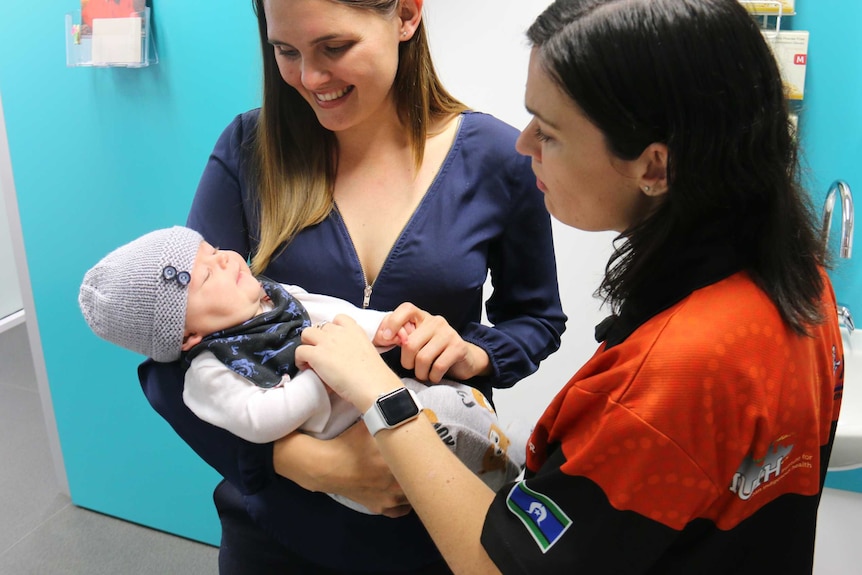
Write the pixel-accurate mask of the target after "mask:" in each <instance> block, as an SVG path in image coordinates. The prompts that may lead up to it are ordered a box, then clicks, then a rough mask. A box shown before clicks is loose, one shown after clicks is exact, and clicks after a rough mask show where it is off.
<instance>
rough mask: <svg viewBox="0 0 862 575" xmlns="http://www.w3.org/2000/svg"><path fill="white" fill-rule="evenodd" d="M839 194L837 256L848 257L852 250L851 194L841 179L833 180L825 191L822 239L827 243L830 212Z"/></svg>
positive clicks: (848, 187) (830, 224)
mask: <svg viewBox="0 0 862 575" xmlns="http://www.w3.org/2000/svg"><path fill="white" fill-rule="evenodd" d="M837 195H840V196H841V247H840V249H839V251H838V256H839V257H841V258H844V259H850V254H851V253H852V252H853V196H852V195H851V194H850V186H848V185H847V183H846V182H843V181H841V180H835V181H834V182H832V185H831V186H829V191H828V192H827V193H826V203H825V205H824V206H823V241H824V243H826V244H827V245H828V244H829V232H830V231H831V228H832V212H833V211H834V210H835V197H836V196H837Z"/></svg>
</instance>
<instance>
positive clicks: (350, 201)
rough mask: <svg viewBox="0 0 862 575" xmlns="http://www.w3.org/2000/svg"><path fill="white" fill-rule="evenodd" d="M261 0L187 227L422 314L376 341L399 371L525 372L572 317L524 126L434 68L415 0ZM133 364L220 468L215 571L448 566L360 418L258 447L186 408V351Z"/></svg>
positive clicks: (346, 292)
mask: <svg viewBox="0 0 862 575" xmlns="http://www.w3.org/2000/svg"><path fill="white" fill-rule="evenodd" d="M254 5H255V9H256V12H257V16H258V21H259V24H260V38H261V45H262V49H263V51H262V54H263V62H264V66H263V70H264V90H263V103H262V106H261V108H260V109H259V110H252V111H250V112H247V113H244V114H241V115H240V116H238V117H237V118H236V120H235V121H234V122H232V123H231V124H230V125H229V126H228V127H227V129H226V130H225V131H224V133H223V135H222V136H221V138H220V139H219V141H218V142H217V144H216V146H215V149H214V150H213V153H212V156H211V158H210V161H209V163H208V165H207V167H206V169H205V171H204V174H203V177H202V179H201V182H200V186H199V188H198V191H197V194H196V197H195V200H194V203H193V206H192V209H191V212H190V214H189V217H188V226H189V227H191V228H193V229H195V230H197V231H199V232H200V233H201V234H202V235H203V237H204V238H205V239H206V240H207V241H208V242H210V243H211V244H213V245H216V246H218V247H219V248H223V249H230V250H234V251H237V252H239V253H240V254H242V255H244V256H246V257H249V258H250V260H251V265H252V270H253V271H254V273H256V274H263V275H265V276H267V277H269V278H271V279H273V280H275V281H279V282H283V283H292V284H298V285H303V287H304V288H305V289H307V290H309V291H314V292H317V293H321V294H325V295H329V296H334V297H338V298H341V299H344V300H347V301H349V302H351V303H353V304H354V305H356V306H358V307H363V308H371V309H394V308H396V307H397V306H398V305H399V304H401V303H402V302H404V301H410V302H414V303H416V304H417V305H419V306H421V307H422V308H423V309H425V310H428V311H430V312H431V313H433V314H434V316H435V319H434V321H433V322H425V323H424V325H423V326H420V327H419V329H417V330H416V331H415V332H414V333H413V334H411V339H410V344H409V345H407V346H405V347H403V348H400V349H398V350H394V351H393V352H390V354H388V355H387V356H385V359H386V361H387V364H388V365H390V366H391V367H392V368H393V369H396V370H397V371H398V372H399V373H400V374H401V375H404V376H406V375H409V376H411V377H415V378H417V379H420V380H423V381H428V382H431V383H435V382H439V381H440V380H441V379H442V378H443V377H444V376H445V377H447V378H450V379H456V380H459V381H463V382H466V383H468V384H469V385H471V386H474V387H476V388H478V389H479V390H480V391H482V392H483V393H484V394H485V395H486V396H487V397H489V398H490V397H491V392H492V387H508V386H511V385H513V384H515V383H516V382H517V381H518V380H520V379H522V378H523V377H525V376H527V375H529V374H530V373H532V372H534V371H535V370H536V369H537V367H538V364H539V362H540V361H541V360H543V359H544V358H545V357H547V356H548V355H549V354H550V353H552V352H553V351H555V350H556V349H557V348H558V347H559V342H560V336H561V334H562V332H563V330H564V329H565V319H566V318H565V315H564V314H563V313H562V310H561V307H560V301H559V294H558V290H557V279H556V269H555V260H554V252H553V244H552V237H551V228H550V217H549V216H548V214H547V212H546V211H545V209H544V207H543V204H542V196H541V193H540V192H539V191H538V189H537V188H536V179H535V176H534V175H533V174H532V172H531V170H530V163H529V160H528V159H527V158H525V157H523V156H520V155H519V154H518V153H517V152H516V150H515V140H516V138H517V134H518V133H517V130H515V129H514V128H512V127H510V126H508V125H506V124H504V123H503V122H501V121H499V120H497V119H495V118H493V117H491V116H488V115H486V114H482V113H478V112H473V111H470V110H468V109H467V107H466V106H465V105H464V104H462V103H460V102H459V101H458V100H456V99H455V98H454V97H453V96H451V95H450V94H449V93H448V92H447V91H446V90H445V89H444V88H443V86H442V85H441V83H440V81H439V80H438V78H437V76H436V74H435V72H434V67H433V65H432V63H431V59H430V53H429V47H428V40H427V37H426V34H425V30H424V26H423V22H422V13H421V5H422V2H421V0H257V1H256V2H255V3H254ZM489 273H490V277H491V280H492V282H493V293H492V294H491V296H490V298H489V299H488V300H487V301H483V285H484V284H485V282H486V279H487V277H488V275H489ZM483 306H484V308H485V310H486V311H487V317H488V319H489V320H490V322H491V324H492V326H488V325H483V324H482V323H481V317H482V310H483ZM140 375H141V379H142V384H143V386H144V390H145V392H146V394H147V397H148V398H149V400H150V401H151V403H152V404H153V406H154V407H155V408H156V410H157V411H159V413H161V414H162V415H163V416H164V417H165V418H166V419H167V420H168V422H170V424H171V425H172V426H173V427H174V429H176V430H177V432H178V433H179V434H180V436H181V437H182V438H183V439H184V440H185V441H186V442H187V443H188V444H189V445H190V446H191V447H192V448H193V449H194V450H195V451H196V452H197V453H198V454H199V455H200V456H201V457H202V458H203V459H204V460H206V461H207V462H208V463H209V464H210V465H212V466H213V467H214V468H215V469H216V470H217V471H218V472H219V473H220V474H221V475H222V476H224V477H225V479H226V480H225V481H223V482H222V483H221V484H220V485H219V486H218V488H217V489H216V492H215V496H214V498H215V501H216V506H217V509H218V511H219V516H220V518H221V521H222V546H221V551H220V569H221V573H223V574H234V573H255V574H265V573H302V574H304V575H307V574H310V573H311V574H313V573H396V572H397V573H448V572H449V570H448V567H447V566H446V564H445V562H444V561H443V560H442V558H441V556H440V555H439V552H438V551H437V550H436V549H435V547H434V545H433V543H432V542H431V539H430V538H429V537H428V534H427V533H426V531H425V529H424V528H423V526H422V524H421V523H420V522H419V520H418V518H417V517H416V516H415V514H412V513H410V511H411V507H410V504H409V503H408V502H407V500H406V498H405V497H404V494H403V492H402V491H401V488H400V487H399V485H398V483H397V482H396V481H395V480H394V478H393V477H392V475H391V472H390V471H389V469H388V467H387V466H386V464H385V463H384V462H383V459H382V458H381V457H380V455H379V453H378V451H377V448H376V446H375V444H374V442H373V440H372V438H371V436H370V435H369V434H368V432H367V431H366V430H365V427H364V426H362V425H358V426H353V427H352V428H350V429H349V430H348V431H346V432H345V433H344V434H342V435H341V436H339V437H338V438H335V439H333V440H330V441H318V440H315V439H314V438H311V437H309V436H301V435H299V434H292V435H290V436H287V437H286V438H284V439H282V440H279V441H277V442H276V443H275V444H267V445H263V446H259V445H252V444H249V443H247V442H244V441H242V440H240V439H238V438H236V437H234V436H232V435H230V434H228V433H225V432H224V431H222V430H219V429H216V428H213V427H211V426H208V425H206V424H204V423H203V422H201V421H200V420H198V419H197V418H195V416H194V415H193V414H192V413H191V412H189V411H188V409H186V407H185V406H184V405H183V402H182V368H181V366H179V365H176V364H173V365H168V366H165V365H159V364H155V363H152V362H147V363H145V364H144V365H143V366H142V368H141V370H140ZM326 493H336V494H339V495H342V496H344V497H346V498H349V499H351V500H353V501H357V502H359V503H361V504H362V505H364V506H365V507H367V508H368V509H370V510H372V511H374V512H377V513H382V514H384V515H386V516H387V517H380V516H377V517H375V516H370V515H363V514H359V513H355V512H353V511H351V510H349V509H346V508H345V507H343V506H341V505H338V504H337V503H334V502H333V500H332V499H331V498H330V497H328V496H327V495H326Z"/></svg>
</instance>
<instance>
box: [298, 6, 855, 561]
mask: <svg viewBox="0 0 862 575" xmlns="http://www.w3.org/2000/svg"><path fill="white" fill-rule="evenodd" d="M528 35H529V38H530V41H531V43H532V45H533V49H532V54H531V59H530V67H529V73H528V81H527V89H526V105H527V108H528V110H529V111H530V112H531V113H532V115H533V120H532V121H531V122H530V124H529V125H528V126H527V128H526V129H525V130H524V132H523V133H522V134H521V137H520V139H519V140H518V148H519V150H520V151H521V152H522V153H524V154H526V155H529V156H530V157H531V158H532V164H533V169H534V171H535V173H536V176H537V178H538V180H539V187H540V189H542V191H543V192H544V194H545V204H546V206H547V208H548V210H549V211H550V213H551V214H552V215H553V216H554V217H555V218H557V219H558V220H560V221H561V222H563V223H565V224H568V225H570V226H573V227H576V228H579V229H583V230H614V231H617V232H619V236H618V238H617V240H616V250H615V252H614V254H613V256H612V258H611V261H610V262H609V264H608V267H607V272H606V275H605V278H604V281H603V283H602V285H601V287H600V293H601V294H603V295H604V297H605V300H606V302H608V303H609V305H610V307H611V309H612V310H613V312H614V313H613V315H612V316H611V317H610V318H608V319H607V320H605V321H604V322H603V323H602V324H600V326H599V327H598V329H597V336H598V339H600V340H601V342H602V343H601V345H600V346H599V348H598V350H597V351H596V353H595V355H594V356H593V357H592V358H591V359H590V360H589V361H588V362H587V363H586V364H585V365H584V366H583V367H581V368H580V370H578V371H577V373H576V374H575V375H574V376H573V377H572V379H571V380H570V381H569V382H568V383H566V384H565V385H564V386H563V387H562V390H561V391H560V392H559V394H558V395H557V396H556V397H555V398H554V399H553V401H552V402H551V404H550V405H549V406H548V408H547V410H546V411H545V413H544V414H543V416H542V417H541V418H540V420H539V422H538V424H537V426H536V429H535V431H534V432H533V435H532V437H531V439H530V443H529V444H528V453H527V467H528V470H527V473H526V477H525V478H524V480H523V481H520V482H517V483H515V484H514V485H512V486H510V487H508V488H505V489H503V490H502V491H500V492H499V493H496V494H495V493H492V492H491V491H490V490H488V489H487V488H485V486H484V485H482V483H481V482H480V481H477V480H476V479H475V478H474V477H472V476H471V475H470V473H469V472H468V471H466V470H465V469H464V468H463V466H461V465H460V464H459V462H458V461H457V460H456V459H455V458H453V457H451V456H449V455H447V454H446V453H445V452H444V451H445V450H444V449H442V448H437V447H435V445H434V443H435V440H436V435H435V433H434V431H433V428H432V427H431V426H430V425H429V423H428V421H427V420H426V419H425V418H424V416H423V415H421V412H420V407H421V406H417V407H416V408H413V409H410V408H402V409H401V410H399V411H396V412H395V414H394V415H392V416H391V417H390V418H389V420H388V425H387V426H384V427H382V428H381V426H380V425H379V424H375V421H376V420H377V418H376V417H375V413H378V412H379V411H380V410H387V409H388V411H389V413H390V414H392V412H393V410H392V409H391V407H390V405H389V404H390V402H391V400H392V398H393V397H394V398H400V399H401V400H402V402H403V403H409V402H408V399H409V398H407V397H406V396H404V393H403V392H402V391H401V385H400V383H399V382H398V379H397V378H396V377H395V376H394V375H393V374H392V373H391V372H390V371H389V369H388V368H387V367H386V366H385V365H383V364H382V363H381V362H380V361H379V360H377V359H376V358H375V356H374V352H373V350H371V349H369V346H368V343H367V340H364V339H363V338H362V337H361V334H359V333H358V332H357V330H356V328H355V326H354V325H353V323H352V322H351V321H350V320H349V318H340V319H337V320H336V321H335V322H334V323H331V324H327V325H326V326H323V328H321V329H311V330H306V332H305V333H304V334H303V340H304V342H305V343H306V344H307V345H304V346H301V347H300V348H299V349H298V352H297V358H298V359H301V360H303V361H306V362H308V363H309V364H311V365H312V366H313V367H314V368H315V369H316V370H317V371H318V373H320V374H321V376H322V377H323V378H324V379H325V380H326V381H327V382H328V383H329V384H330V385H331V386H332V387H333V389H335V390H336V391H337V393H339V394H341V395H342V396H343V397H345V398H347V399H348V400H349V401H351V402H352V403H354V405H356V407H358V408H359V410H360V411H366V410H367V413H368V414H369V416H368V419H369V422H370V423H369V427H370V428H371V429H373V430H379V431H378V432H377V433H376V435H375V438H376V440H377V444H378V446H379V447H380V450H381V452H382V453H383V457H384V458H385V459H386V461H387V462H388V463H389V465H390V467H391V469H392V470H393V473H394V475H395V477H396V478H397V480H398V482H399V484H400V485H401V486H402V487H403V489H404V491H405V493H406V494H407V497H408V498H409V500H410V502H411V504H412V505H413V507H414V509H415V510H416V511H417V513H418V514H419V516H420V518H421V519H422V520H423V522H424V523H425V525H426V527H427V528H428V530H429V532H430V533H431V535H432V537H433V538H434V540H435V542H436V543H437V545H438V546H439V548H440V549H441V551H442V552H443V555H444V557H446V559H447V561H448V562H449V564H450V566H451V567H452V569H453V571H454V572H456V573H476V574H482V575H486V574H489V573H495V572H498V571H499V572H503V573H522V574H535V573H591V574H598V573H614V574H622V573H632V574H634V573H654V574H661V575H673V574H692V573H697V574H699V575H700V574H716V575H719V574H720V575H727V574H731V573H732V574H734V575H739V574H749V573H750V574H762V573H765V572H782V573H810V572H811V570H812V564H813V554H814V539H815V537H814V536H815V525H816V517H817V507H818V504H819V500H820V494H821V491H822V488H823V482H824V478H825V474H826V469H827V465H828V461H829V454H830V450H831V446H832V442H833V439H834V433H835V423H836V420H837V418H838V412H839V408H840V401H841V389H842V385H843V365H842V362H843V350H842V347H841V336H840V334H839V330H838V324H837V314H836V304H835V298H834V294H833V292H832V288H831V285H830V282H829V280H828V277H827V275H826V274H825V271H824V265H825V261H824V260H825V257H824V248H823V245H822V244H821V242H820V239H819V234H818V231H817V228H816V224H815V223H814V222H815V220H814V218H813V217H812V214H811V211H810V209H809V207H808V203H807V201H806V196H805V194H804V192H803V191H802V190H801V189H800V187H799V184H798V182H797V158H796V149H795V144H794V141H793V138H792V136H791V133H790V127H789V122H788V114H787V108H786V103H785V101H784V94H783V89H782V82H781V78H780V76H779V72H778V68H777V66H776V63H775V61H774V59H773V57H772V54H771V53H770V51H769V48H768V46H767V45H766V43H765V42H764V40H763V37H762V36H761V33H760V30H759V29H758V27H757V25H756V24H755V23H754V22H753V21H752V19H751V18H750V16H749V15H748V13H747V12H746V10H745V9H744V8H743V7H742V6H741V5H740V4H739V3H738V2H737V1H736V0H557V1H556V2H555V3H554V4H552V5H551V6H550V7H549V8H548V9H547V10H546V11H545V12H544V13H543V14H542V15H541V16H539V18H538V19H537V20H536V22H535V23H534V24H533V26H532V27H531V28H530V30H529V32H528ZM408 320H409V321H413V322H415V323H417V324H419V325H421V324H422V323H423V322H425V321H427V322H432V323H433V322H434V320H433V318H432V317H431V316H430V314H428V313H427V312H425V311H423V310H421V306H411V305H404V306H402V307H401V309H400V310H398V312H397V314H396V316H395V317H393V318H392V321H393V326H392V327H395V326H397V325H398V323H399V322H404V321H408ZM357 362H363V365H364V366H365V369H366V371H365V373H364V374H363V377H361V378H354V377H351V374H350V373H347V372H346V370H345V366H348V365H354V364H356V363H357ZM430 450H434V451H430ZM428 462H433V464H429V463H428Z"/></svg>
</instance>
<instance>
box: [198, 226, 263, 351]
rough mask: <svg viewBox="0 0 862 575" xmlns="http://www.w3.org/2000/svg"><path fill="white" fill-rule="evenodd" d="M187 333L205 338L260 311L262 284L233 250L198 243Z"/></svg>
mask: <svg viewBox="0 0 862 575" xmlns="http://www.w3.org/2000/svg"><path fill="white" fill-rule="evenodd" d="M191 276H192V279H191V282H190V283H189V286H188V290H189V293H188V303H187V305H186V334H187V335H189V334H195V335H198V336H200V337H205V336H207V335H209V334H211V333H213V332H215V331H219V330H221V329H225V328H228V327H232V326H235V325H238V324H240V323H242V322H244V321H246V320H248V319H251V318H252V317H254V316H255V315H257V314H258V313H259V312H260V302H261V298H262V296H263V293H264V292H263V287H262V286H261V285H260V282H259V281H258V280H257V279H256V278H255V277H254V276H253V275H252V274H251V270H250V269H249V267H248V264H246V262H245V259H244V258H243V257H242V256H241V255H239V254H238V253H236V252H233V251H229V250H219V249H216V248H214V247H212V246H211V245H210V244H208V243H207V242H201V245H200V248H198V253H197V256H195V265H194V267H193V268H192V271H191Z"/></svg>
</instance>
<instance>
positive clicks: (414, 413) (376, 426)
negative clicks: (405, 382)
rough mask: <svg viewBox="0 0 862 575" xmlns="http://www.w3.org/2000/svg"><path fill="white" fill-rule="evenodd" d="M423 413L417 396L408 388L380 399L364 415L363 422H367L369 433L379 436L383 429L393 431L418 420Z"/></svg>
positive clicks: (384, 395) (402, 388) (397, 390)
mask: <svg viewBox="0 0 862 575" xmlns="http://www.w3.org/2000/svg"><path fill="white" fill-rule="evenodd" d="M421 411H422V405H421V404H420V403H419V399H418V398H417V397H416V394H415V393H413V391H411V390H409V389H407V388H406V387H401V388H399V389H396V390H395V391H390V392H389V393H384V394H383V395H381V396H380V397H378V398H377V401H375V402H374V403H373V404H372V405H371V407H369V408H368V411H366V412H365V413H364V414H363V416H362V420H363V421H365V425H366V427H368V431H369V433H371V435H377V432H378V431H380V430H381V429H392V428H393V427H398V426H399V425H402V424H404V423H407V422H408V421H410V420H413V419H416V417H418V416H419V413H420V412H421Z"/></svg>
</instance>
